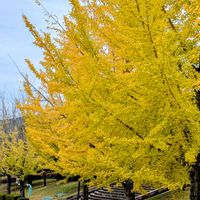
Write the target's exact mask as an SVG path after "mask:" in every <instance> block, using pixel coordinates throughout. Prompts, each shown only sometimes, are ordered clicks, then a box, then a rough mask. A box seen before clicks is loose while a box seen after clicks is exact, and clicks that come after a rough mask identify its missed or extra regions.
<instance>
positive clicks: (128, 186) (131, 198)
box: [122, 180, 135, 200]
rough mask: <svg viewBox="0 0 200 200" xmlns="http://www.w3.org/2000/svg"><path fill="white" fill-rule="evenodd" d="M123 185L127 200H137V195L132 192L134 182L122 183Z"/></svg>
mask: <svg viewBox="0 0 200 200" xmlns="http://www.w3.org/2000/svg"><path fill="white" fill-rule="evenodd" d="M122 185H123V187H124V189H125V194H126V200H135V193H134V192H131V190H132V189H133V181H131V180H126V181H124V182H123V183H122Z"/></svg>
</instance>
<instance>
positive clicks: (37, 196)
mask: <svg viewBox="0 0 200 200" xmlns="http://www.w3.org/2000/svg"><path fill="white" fill-rule="evenodd" d="M32 186H33V195H32V196H31V198H30V199H31V200H42V199H43V197H45V196H50V197H53V200H61V199H64V198H66V197H68V196H71V195H73V194H76V193H77V190H78V183H77V182H71V183H63V182H61V181H56V180H55V179H47V186H43V179H41V180H35V181H33V185H32ZM0 192H1V193H4V194H6V193H7V184H6V183H5V184H0ZM25 193H26V194H27V188H26V190H25ZM12 194H19V188H18V186H17V185H15V184H14V185H13V186H12ZM26 196H27V195H26ZM59 196H60V197H59Z"/></svg>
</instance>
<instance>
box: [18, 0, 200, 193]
mask: <svg viewBox="0 0 200 200" xmlns="http://www.w3.org/2000/svg"><path fill="white" fill-rule="evenodd" d="M69 2H70V4H71V7H72V9H71V13H70V15H69V16H67V15H66V16H64V23H59V22H57V21H56V20H55V18H52V20H55V21H54V22H56V23H52V24H53V25H52V27H51V28H52V29H53V30H54V31H57V36H55V34H53V36H51V34H50V33H44V32H38V31H37V29H36V27H35V26H34V25H32V24H31V23H30V21H29V20H28V18H27V17H26V16H23V18H24V21H25V24H26V26H27V28H28V29H29V30H30V32H31V33H32V35H33V36H34V39H35V40H34V44H35V45H36V46H37V47H39V48H41V49H42V50H43V59H42V60H41V61H40V64H41V65H40V67H38V66H34V65H33V64H32V63H31V61H30V60H28V59H27V60H26V63H27V64H28V66H29V68H30V70H31V71H32V72H33V73H34V74H35V76H36V77H37V78H38V80H39V81H40V83H41V85H40V88H36V87H34V85H32V84H31V83H30V81H29V80H28V78H25V82H24V87H25V91H26V94H27V99H26V102H25V103H24V104H23V105H21V109H22V111H23V115H24V117H25V122H26V131H27V137H28V139H29V141H30V142H31V143H32V145H33V146H34V147H36V148H37V149H38V152H39V153H40V155H41V156H42V157H43V158H44V159H46V163H47V165H48V166H49V167H50V168H51V169H54V170H56V171H58V172H60V173H61V174H63V175H68V174H75V175H80V176H81V177H82V179H90V183H91V184H95V185H108V184H110V183H114V182H115V183H121V182H122V181H124V180H127V179H131V180H132V181H133V182H134V187H135V189H136V190H137V189H140V187H141V184H150V185H155V186H165V187H168V188H170V189H175V188H178V187H182V186H183V185H184V184H187V183H189V172H190V170H191V167H192V165H193V164H194V163H195V162H196V158H197V155H198V153H199V150H200V134H199V133H200V125H199V119H200V112H199V109H198V107H197V98H196V92H197V91H198V89H199V74H198V72H197V71H196V70H195V69H194V67H193V64H195V63H197V62H198V54H199V50H200V49H199V48H200V47H199V38H200V33H199V24H200V15H199V13H200V4H199V1H198V0H187V1H186V0H177V1H171V0H149V1H146V0H133V1H130V0H123V1H122V0H98V1H97V0H88V1H85V0H69Z"/></svg>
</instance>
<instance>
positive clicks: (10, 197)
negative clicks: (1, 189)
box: [5, 194, 19, 200]
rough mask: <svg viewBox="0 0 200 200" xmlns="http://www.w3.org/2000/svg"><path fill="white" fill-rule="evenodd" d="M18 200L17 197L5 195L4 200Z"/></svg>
mask: <svg viewBox="0 0 200 200" xmlns="http://www.w3.org/2000/svg"><path fill="white" fill-rule="evenodd" d="M18 198H19V195H12V194H10V195H6V199H5V200H17V199H18Z"/></svg>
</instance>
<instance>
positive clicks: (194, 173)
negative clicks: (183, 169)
mask: <svg viewBox="0 0 200 200" xmlns="http://www.w3.org/2000/svg"><path fill="white" fill-rule="evenodd" d="M190 183H191V187H190V200H200V154H199V155H198V157H197V162H196V164H195V165H194V166H192V170H191V172H190Z"/></svg>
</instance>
